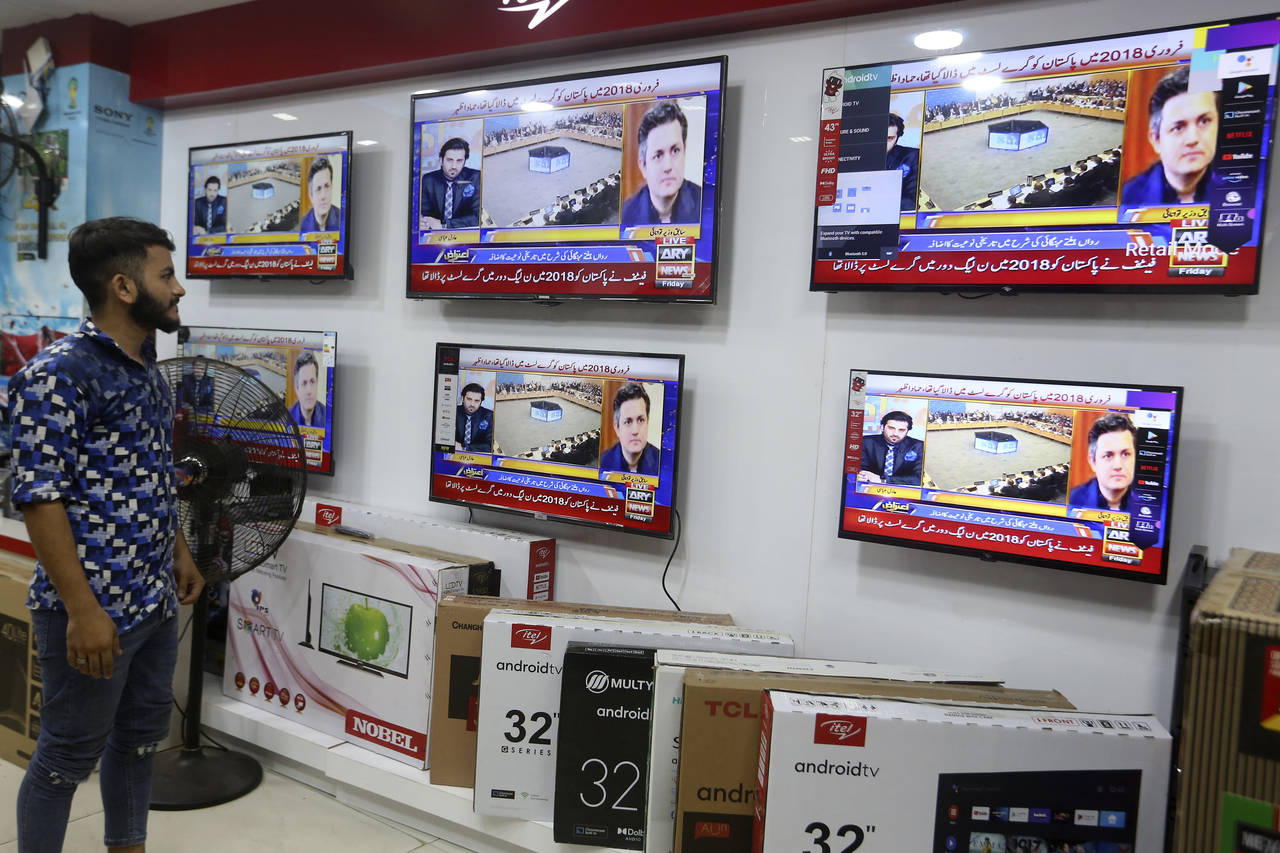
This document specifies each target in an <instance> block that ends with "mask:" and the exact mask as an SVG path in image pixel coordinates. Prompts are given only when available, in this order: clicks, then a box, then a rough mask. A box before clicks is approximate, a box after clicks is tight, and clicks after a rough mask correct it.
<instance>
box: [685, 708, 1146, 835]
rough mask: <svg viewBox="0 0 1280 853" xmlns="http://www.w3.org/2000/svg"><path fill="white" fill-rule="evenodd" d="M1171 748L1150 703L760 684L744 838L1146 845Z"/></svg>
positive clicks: (708, 829) (710, 831)
mask: <svg viewBox="0 0 1280 853" xmlns="http://www.w3.org/2000/svg"><path fill="white" fill-rule="evenodd" d="M1170 750H1171V740H1170V738H1169V733H1168V732H1166V731H1165V730H1164V729H1163V728H1162V727H1161V726H1160V724H1159V723H1158V722H1157V721H1156V720H1155V719H1154V718H1152V717H1141V716H1115V715H1099V714H1083V713H1078V712H1063V713H1053V712H1046V711H1032V710H1014V709H1008V708H984V707H977V706H970V707H965V706H959V705H933V704H924V703H913V702H894V701H881V700H870V699H854V698H849V697H842V696H822V695H816V694H808V693H789V692H786V691H779V690H770V691H768V692H767V693H766V694H765V698H764V701H763V703H762V713H761V717H760V741H759V764H758V772H757V778H756V786H757V792H758V793H757V797H756V803H755V822H754V834H753V840H752V849H753V850H755V851H770V853H772V851H779V852H780V851H787V853H791V851H795V850H810V849H813V848H814V847H817V848H818V849H822V848H823V847H825V846H828V845H829V848H828V849H838V850H863V851H894V853H897V851H916V850H934V851H983V850H991V851H996V850H1003V851H1015V850H1016V851H1021V850H1035V851H1047V850H1062V849H1066V850H1080V849H1084V850H1093V851H1098V853H1102V851H1106V853H1121V851H1124V853H1148V851H1149V853H1158V851H1160V850H1161V849H1162V845H1163V843H1164V830H1165V808H1166V805H1167V802H1168V793H1169V791H1168V784H1169V757H1170ZM714 831H715V830H714V827H704V828H703V832H704V834H707V833H712V832H714Z"/></svg>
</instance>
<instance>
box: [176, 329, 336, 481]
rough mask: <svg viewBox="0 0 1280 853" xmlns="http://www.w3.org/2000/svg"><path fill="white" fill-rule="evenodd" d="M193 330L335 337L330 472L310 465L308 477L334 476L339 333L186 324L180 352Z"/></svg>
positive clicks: (181, 334) (330, 418)
mask: <svg viewBox="0 0 1280 853" xmlns="http://www.w3.org/2000/svg"><path fill="white" fill-rule="evenodd" d="M192 329H213V330H217V331H226V332H264V333H268V334H270V333H272V332H274V333H276V334H280V335H332V336H333V382H331V383H330V388H329V390H330V391H332V392H333V404H332V405H331V406H330V407H329V428H328V431H329V433H330V435H329V436H328V438H329V470H328V471H323V470H321V469H319V468H312V467H311V466H310V465H308V466H307V476H308V477H310V476H313V475H314V476H317V477H332V476H334V473H335V469H336V468H337V467H338V445H337V442H336V441H334V437H335V436H336V434H337V432H338V430H337V428H336V424H337V422H338V421H337V418H338V381H337V379H338V333H337V331H336V330H335V331H328V330H319V331H318V330H315V329H251V328H246V327H241V326H195V325H189V324H186V323H184V324H183V325H182V326H181V330H180V331H179V333H178V334H179V335H180V336H181V337H182V338H185V340H179V342H178V347H179V352H180V351H181V348H182V347H184V346H186V345H187V342H188V341H189V340H190V336H191V330H192ZM186 357H187V358H190V357H191V356H186ZM285 381H286V382H288V381H289V378H288V376H287V375H286V380H285ZM285 399H288V395H287V394H286V395H285ZM280 402H281V403H284V400H283V399H282V400H281V401H280ZM304 455H305V452H304Z"/></svg>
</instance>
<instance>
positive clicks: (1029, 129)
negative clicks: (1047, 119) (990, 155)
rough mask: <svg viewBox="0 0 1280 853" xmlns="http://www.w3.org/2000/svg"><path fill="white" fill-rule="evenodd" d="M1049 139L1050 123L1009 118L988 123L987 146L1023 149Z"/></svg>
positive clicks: (1043, 142) (1014, 149)
mask: <svg viewBox="0 0 1280 853" xmlns="http://www.w3.org/2000/svg"><path fill="white" fill-rule="evenodd" d="M1048 141H1049V125H1047V124H1045V123H1044V122H1042V121H1020V120H1018V119H1009V120H1008V121H998V122H995V123H994V124H989V125H987V147H988V148H997V149H1003V150H1005V151H1021V150H1023V149H1024V148H1034V147H1035V146H1037V145H1044V144H1045V143H1046V142H1048Z"/></svg>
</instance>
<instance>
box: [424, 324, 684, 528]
mask: <svg viewBox="0 0 1280 853" xmlns="http://www.w3.org/2000/svg"><path fill="white" fill-rule="evenodd" d="M683 378H684V356H683V355H671V354H662V353H621V352H593V351H584V350H561V349H534V348H528V347H498V346H482V345H479V344H449V343H441V344H437V345H436V387H435V406H434V409H433V411H434V413H435V415H434V419H435V422H434V424H433V435H432V447H431V487H430V498H431V500H433V501H440V502H442V503H452V504H459V505H462V506H473V507H475V506H478V507H484V508H486V509H500V510H507V511H511V512H518V513H523V514H526V515H534V516H537V517H539V518H554V519H558V520H560V521H571V522H577V523H580V524H590V525H595V526H598V527H607V528H611V529H615V530H624V531H627V532H629V533H641V534H645V535H649V536H659V537H664V538H668V539H669V538H671V537H672V535H673V530H674V528H673V526H672V515H673V510H674V509H675V497H676V474H677V472H678V471H679V464H678V462H679V455H678V448H679V444H680V391H681V386H682V381H683Z"/></svg>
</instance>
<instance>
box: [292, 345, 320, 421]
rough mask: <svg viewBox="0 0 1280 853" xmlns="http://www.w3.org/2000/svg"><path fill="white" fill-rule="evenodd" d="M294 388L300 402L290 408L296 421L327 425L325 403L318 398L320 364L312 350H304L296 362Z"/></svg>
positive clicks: (294, 366)
mask: <svg viewBox="0 0 1280 853" xmlns="http://www.w3.org/2000/svg"><path fill="white" fill-rule="evenodd" d="M293 390H294V392H295V393H296V394H297V395H298V402H296V403H294V404H293V407H292V408H290V409H289V414H290V415H291V416H292V417H293V420H294V422H295V423H297V425H298V426H309V427H325V426H327V425H328V423H327V421H326V420H325V408H324V403H321V402H320V401H319V400H318V399H316V398H317V395H318V394H319V391H320V364H319V362H317V361H316V354H315V353H313V352H311V351H310V350H305V351H303V353H302V355H300V356H298V360H297V361H296V362H294V365H293Z"/></svg>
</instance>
